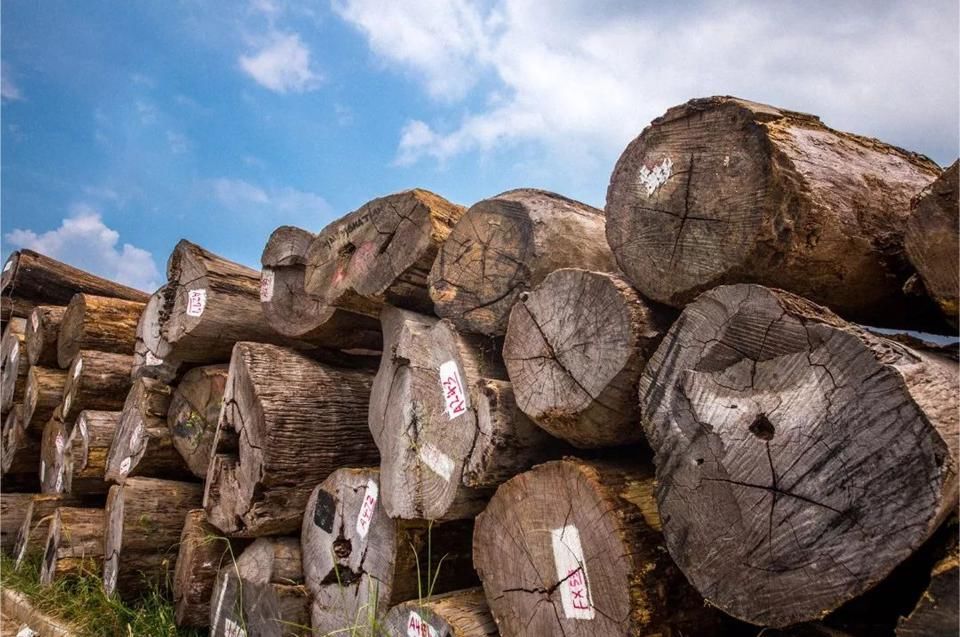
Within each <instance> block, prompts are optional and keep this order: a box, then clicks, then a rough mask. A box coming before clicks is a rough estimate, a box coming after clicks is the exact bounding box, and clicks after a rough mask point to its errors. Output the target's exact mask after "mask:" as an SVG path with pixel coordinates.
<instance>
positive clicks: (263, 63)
mask: <svg viewBox="0 0 960 637" xmlns="http://www.w3.org/2000/svg"><path fill="white" fill-rule="evenodd" d="M239 63H240V68H241V69H243V70H244V72H246V73H247V75H249V76H250V77H252V78H253V79H254V80H255V81H256V82H257V83H258V84H260V85H261V86H263V87H265V88H267V89H270V90H271V91H274V92H275V93H281V94H285V93H304V92H307V91H311V90H314V89H315V88H317V86H318V85H319V83H320V80H321V76H320V75H319V74H318V73H317V72H315V71H314V70H313V69H312V68H311V64H310V49H309V48H307V46H306V45H305V44H304V43H303V41H302V40H301V39H300V36H299V35H298V34H296V33H280V32H277V33H273V34H271V35H270V36H269V41H268V42H267V44H266V45H265V46H263V47H262V48H260V49H259V50H258V51H256V52H254V53H252V54H249V55H241V56H240V60H239Z"/></svg>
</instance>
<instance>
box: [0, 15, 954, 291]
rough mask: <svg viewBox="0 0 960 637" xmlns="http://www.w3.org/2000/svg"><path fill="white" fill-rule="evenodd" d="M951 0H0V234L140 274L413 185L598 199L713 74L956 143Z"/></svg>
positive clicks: (719, 89) (10, 241) (719, 82)
mask: <svg viewBox="0 0 960 637" xmlns="http://www.w3.org/2000/svg"><path fill="white" fill-rule="evenodd" d="M957 11H958V8H957V3H956V1H955V0H950V1H947V0H934V1H931V2H925V3H911V2H900V3H895V2H883V1H881V0H876V1H869V2H866V1H865V2H853V1H849V2H816V1H807V2H779V3H770V2H766V1H764V2H760V1H756V2H737V3H732V2H710V1H699V2H689V3H683V4H682V5H679V4H676V3H655V2H604V1H592V2H588V1H585V0H584V1H580V0H553V1H551V2H549V3H543V2H533V1H532V0H495V1H483V2H473V1H469V0H451V1H450V2H440V1H439V0H437V1H427V0H413V1H409V2H402V1H395V2H375V1H372V0H334V1H333V2H332V3H330V2H284V1H283V0H252V1H248V2H240V1H237V2H225V1H224V2H220V1H200V0H180V1H173V0H171V1H160V0H151V1H143V2H121V1H120V0H113V1H110V2H106V1H99V0H85V1H84V2H74V1H57V0H43V1H42V2H34V1H27V0H10V1H6V2H4V3H3V6H2V13H0V22H2V25H0V26H2V29H0V31H2V32H0V37H2V42H0V47H2V112H0V116H2V122H0V134H2V163H0V179H2V197H0V205H2V250H3V256H4V257H5V256H6V254H8V253H9V252H10V251H11V250H13V249H16V248H18V247H31V248H34V249H39V250H41V251H44V252H47V253H50V254H52V255H54V256H57V257H59V258H62V259H64V260H66V261H68V262H71V263H74V264H76V265H79V266H81V267H85V268H88V269H91V270H93V271H95V272H98V273H100V274H103V275H105V276H109V277H112V278H115V279H118V280H121V281H123V282H125V283H129V284H132V285H137V286H139V287H142V288H144V289H150V288H152V287H155V286H156V285H158V284H159V283H160V282H161V280H162V279H163V278H164V275H163V270H164V267H165V263H166V258H167V255H168V254H169V252H170V250H171V249H172V247H173V246H174V244H175V243H176V242H177V240H179V239H180V238H181V237H186V238H189V239H190V240H192V241H195V242H197V243H200V244H201V245H204V246H206V247H208V248H210V249H211V250H214V251H215V252H218V253H220V254H223V255H225V256H227V257H229V258H233V259H236V260H238V261H241V262H243V263H246V264H248V265H251V266H257V264H258V263H259V257H260V252H261V250H262V248H263V245H264V243H265V241H266V239H267V237H268V236H269V233H270V232H271V230H272V229H273V228H275V227H276V226H278V225H282V224H293V225H298V226H301V227H304V228H307V229H310V230H314V231H316V230H319V229H320V228H321V227H323V226H324V225H325V224H326V223H327V222H329V221H330V220H332V219H333V218H335V217H336V216H339V215H341V214H344V213H346V212H349V211H350V210H352V209H355V208H356V207H358V206H359V205H361V204H362V203H364V202H365V201H367V200H369V199H371V198H373V197H376V196H379V195H382V194H385V193H388V192H393V191H396V190H401V189H404V188H409V187H414V186H419V187H424V188H428V189H431V190H434V191H436V192H438V193H439V194H441V195H444V196H446V197H447V198H449V199H451V200H453V201H457V202H459V203H463V204H467V205H469V204H471V203H474V202H475V201H478V200H479V199H482V198H484V197H486V196H490V195H493V194H496V193H498V192H500V191H503V190H506V189H509V188H515V187H520V186H535V187H541V188H547V189H551V190H555V191H558V192H561V193H563V194H566V195H568V196H572V197H575V198H578V199H582V200H584V201H586V202H588V203H591V204H593V205H597V206H602V205H603V201H604V193H605V189H606V184H607V180H608V179H609V175H610V172H611V170H612V168H613V164H614V162H615V161H616V159H617V157H618V156H619V154H620V152H621V151H622V150H623V148H624V147H625V145H626V144H627V142H628V141H629V140H630V139H632V138H633V137H634V136H636V135H637V134H638V133H639V132H640V131H641V130H642V128H643V127H644V125H646V123H648V122H649V121H650V120H651V119H652V118H653V117H656V116H657V115H659V114H660V113H662V112H663V111H664V110H665V109H666V108H667V107H668V106H670V105H672V104H676V103H680V102H683V101H685V100H687V99H689V98H691V97H698V96H704V95H712V94H734V95H739V96H742V97H747V98H750V99H756V100H759V101H765V102H769V103H773V104H776V105H778V106H783V107H787V108H792V109H796V110H804V111H809V112H813V113H816V114H818V115H820V116H821V117H822V118H823V119H824V121H826V122H827V123H828V124H830V125H832V126H835V127H837V128H841V129H845V130H850V131H853V132H857V133H862V134H866V135H872V136H876V137H879V138H881V139H883V140H885V141H888V142H892V143H895V144H898V145H901V146H905V147H907V148H909V149H911V150H916V151H919V152H923V153H926V154H928V155H930V156H931V157H932V158H933V159H935V160H936V161H938V162H940V163H941V164H947V163H949V162H951V161H953V160H954V159H955V158H956V156H957V153H958V119H960V112H958V97H957V96H958V92H960V87H958V73H957V69H958V65H960V54H958V46H960V45H958V30H957V24H958V16H957Z"/></svg>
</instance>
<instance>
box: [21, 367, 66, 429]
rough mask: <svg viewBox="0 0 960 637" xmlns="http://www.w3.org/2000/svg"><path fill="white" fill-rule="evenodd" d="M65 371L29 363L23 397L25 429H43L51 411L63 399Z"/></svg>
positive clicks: (54, 409)
mask: <svg viewBox="0 0 960 637" xmlns="http://www.w3.org/2000/svg"><path fill="white" fill-rule="evenodd" d="M66 384H67V372H66V371H65V370H62V369H57V368H56V367H40V366H39V365H31V366H30V371H29V372H27V388H26V390H25V391H24V397H23V401H24V402H23V424H24V427H26V428H27V431H29V432H31V433H34V434H37V433H40V432H42V431H43V426H44V425H46V424H47V421H48V420H50V417H51V416H53V412H54V411H56V410H57V407H59V406H60V403H61V402H62V401H63V388H64V387H65V386H66Z"/></svg>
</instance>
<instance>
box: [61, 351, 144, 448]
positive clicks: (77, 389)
mask: <svg viewBox="0 0 960 637" xmlns="http://www.w3.org/2000/svg"><path fill="white" fill-rule="evenodd" d="M132 362H133V357H132V356H130V355H128V354H113V353H109V352H98V351H96V350H81V351H80V352H79V353H78V354H77V355H76V356H74V358H73V362H72V363H70V367H69V368H68V369H67V380H66V382H65V383H64V385H63V400H62V401H61V403H60V414H61V417H62V418H63V422H64V423H66V425H67V427H68V428H71V429H72V428H73V424H74V421H75V420H76V418H77V416H78V415H79V414H80V412H81V411H83V410H85V409H96V410H102V411H119V410H120V409H122V408H123V403H124V401H125V400H126V398H127V393H128V392H129V391H130V385H131V381H130V365H131V363H132Z"/></svg>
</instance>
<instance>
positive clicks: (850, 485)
mask: <svg viewBox="0 0 960 637" xmlns="http://www.w3.org/2000/svg"><path fill="white" fill-rule="evenodd" d="M956 387H957V365H956V362H955V361H950V360H946V359H943V358H940V357H938V356H936V355H933V354H930V353H928V352H922V351H918V350H913V349H910V348H908V347H905V346H903V345H901V344H899V343H897V342H894V341H890V340H886V339H883V338H880V337H877V336H874V335H872V334H869V333H867V332H865V331H863V330H861V329H859V328H857V327H856V326H853V325H851V324H848V323H845V322H844V321H842V320H841V319H839V318H837V317H836V316H835V315H833V314H832V313H830V312H829V310H826V309H825V308H823V307H820V306H817V305H814V304H813V303H810V302H809V301H806V300H804V299H801V298H799V297H796V296H793V295H791V294H789V293H786V292H782V291H777V290H771V289H768V288H763V287H760V286H756V285H736V286H722V287H719V288H717V289H715V290H712V291H711V292H708V293H705V294H704V295H702V296H701V297H700V298H699V299H698V300H697V301H695V302H694V303H692V304H691V305H689V306H688V307H687V308H686V309H685V310H684V312H683V313H682V314H681V316H680V318H679V319H677V322H676V323H675V324H674V326H673V327H672V328H671V329H670V332H669V333H668V334H667V336H666V337H665V338H664V340H663V342H662V343H661V345H660V347H659V348H658V350H657V352H656V353H655V355H654V357H653V358H652V359H651V361H650V362H649V363H648V365H647V368H646V370H645V371H644V374H643V377H642V378H641V381H640V400H641V405H642V410H643V424H644V427H645V431H646V434H647V439H648V441H649V442H650V444H651V446H652V447H653V449H654V451H655V452H656V463H657V481H658V488H657V499H658V502H659V506H660V512H661V515H662V517H663V519H664V533H665V536H666V539H667V546H668V548H669V550H670V553H671V555H672V556H673V557H674V559H675V560H676V562H677V564H678V565H679V566H680V568H681V569H682V570H683V571H684V573H685V574H686V575H687V577H688V578H689V579H690V581H691V582H692V583H693V584H694V586H696V587H697V588H698V589H699V590H700V591H701V592H702V593H703V594H704V596H705V597H706V598H707V599H708V601H710V602H711V603H713V604H715V605H717V606H718V607H720V608H721V609H723V610H724V611H726V612H728V613H730V614H731V615H733V616H735V617H739V618H741V619H744V620H746V621H749V622H752V623H757V624H764V625H769V626H785V625H788V624H792V623H796V622H800V621H805V620H813V619H817V618H820V617H822V616H823V615H824V614H825V613H827V612H829V611H830V610H832V609H834V608H836V607H838V606H839V605H840V604H842V603H844V602H845V601H847V600H848V599H850V598H852V597H855V596H857V595H859V594H860V593H862V592H864V591H865V590H867V589H868V588H870V587H871V586H873V585H874V584H876V583H877V582H879V581H880V580H881V579H883V577H885V576H886V575H887V574H888V573H890V571H891V570H892V569H893V568H894V567H895V566H896V565H897V564H898V563H900V562H901V561H903V560H904V559H905V558H907V557H908V556H909V555H910V554H911V553H912V552H913V551H914V550H916V549H917V548H918V547H919V546H920V545H921V544H922V543H923V541H924V540H926V539H927V537H929V536H930V534H931V533H932V532H933V531H934V530H935V529H936V528H937V526H938V525H939V524H940V522H941V521H942V520H943V519H944V518H945V516H946V514H947V513H948V512H949V510H951V509H952V508H954V507H955V506H956V500H957V444H958V440H957V438H958V428H957V394H956ZM744 569H747V572H749V573H750V576H749V577H744V576H743V573H744Z"/></svg>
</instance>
